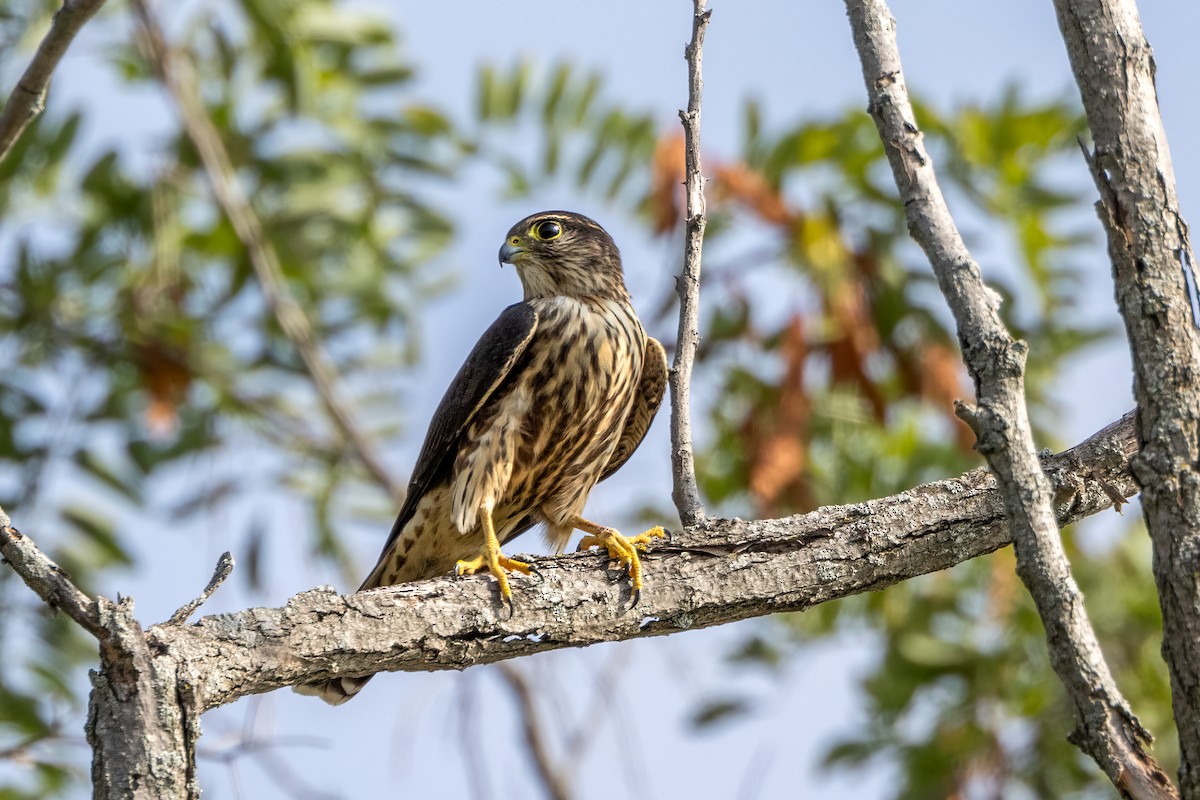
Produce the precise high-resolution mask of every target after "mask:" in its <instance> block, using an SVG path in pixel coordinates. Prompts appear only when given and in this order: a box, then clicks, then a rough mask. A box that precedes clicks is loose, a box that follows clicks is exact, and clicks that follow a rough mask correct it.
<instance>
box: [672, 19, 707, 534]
mask: <svg viewBox="0 0 1200 800" xmlns="http://www.w3.org/2000/svg"><path fill="white" fill-rule="evenodd" d="M693 7H694V10H693V15H692V41H691V42H689V43H688V46H687V48H686V49H685V50H684V56H685V57H686V58H687V63H688V107H687V111H680V112H679V119H680V120H681V121H682V122H683V140H684V152H685V156H684V162H685V163H684V170H685V173H684V174H685V183H684V185H685V186H686V187H687V188H686V191H687V210H686V212H685V214H684V228H685V230H684V245H683V271H682V272H680V274H679V278H678V279H677V282H676V286H675V289H676V291H677V292H678V294H679V336H678V342H677V343H676V345H675V361H674V363H673V364H672V365H671V475H672V478H673V480H674V488H673V490H672V492H671V495H672V497H673V498H674V500H675V507H676V508H677V509H679V519H680V520H682V522H683V524H684V525H695V524H697V523H699V522H702V521H703V520H704V505H703V503H702V502H701V500H700V489H699V488H698V487H697V486H696V461H695V455H694V453H693V447H692V408H691V386H692V364H693V363H694V362H695V360H696V347H697V345H699V343H700V252H701V249H702V247H703V244H704V228H705V225H707V217H706V216H705V211H704V176H703V175H702V174H701V166H700V96H701V93H702V92H703V89H704V80H703V78H702V77H701V74H700V65H701V61H702V58H703V55H704V32H705V30H707V29H708V19H709V17H710V16H711V15H712V12H711V11H706V10H705V9H704V0H693Z"/></svg>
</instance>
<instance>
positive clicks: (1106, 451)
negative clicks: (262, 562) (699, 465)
mask: <svg viewBox="0 0 1200 800" xmlns="http://www.w3.org/2000/svg"><path fill="white" fill-rule="evenodd" d="M1134 452H1136V442H1135V440H1134V436H1133V414H1132V413H1130V414H1128V415H1126V417H1125V418H1124V419H1122V420H1121V421H1120V422H1118V423H1114V424H1113V425H1111V426H1109V427H1108V428H1106V429H1105V430H1103V431H1101V432H1100V433H1097V434H1096V435H1095V436H1093V437H1091V438H1090V439H1088V440H1087V441H1086V442H1084V443H1082V444H1080V445H1079V446H1077V447H1075V448H1073V449H1072V450H1070V451H1067V452H1066V453H1063V454H1060V455H1057V456H1051V457H1049V458H1048V459H1046V461H1045V463H1044V466H1045V468H1046V470H1047V472H1048V474H1049V475H1050V476H1052V480H1053V484H1054V486H1055V495H1054V498H1055V506H1056V510H1057V512H1058V514H1059V519H1060V521H1061V522H1063V523H1064V524H1066V523H1068V522H1071V521H1074V520H1077V519H1080V518H1082V517H1084V516H1087V515H1089V514H1094V513H1096V512H1098V511H1100V510H1103V509H1106V508H1111V507H1112V504H1113V499H1114V497H1115V498H1123V497H1128V496H1130V495H1131V494H1132V493H1133V492H1134V489H1135V487H1134V483H1133V479H1132V477H1131V476H1130V475H1129V471H1128V461H1129V458H1130V456H1131V455H1132V454H1133V453H1134ZM1009 541H1010V539H1009V526H1008V524H1007V523H1006V522H1005V518H1004V509H1003V503H1002V502H1001V499H1000V494H999V492H998V491H997V489H996V483H995V479H994V478H993V477H992V476H991V474H990V473H989V472H988V471H987V470H986V469H983V468H980V469H976V470H972V471H971V472H968V473H966V474H965V475H963V476H961V477H959V478H956V479H952V480H945V481H938V482H936V483H930V484H925V485H923V486H918V487H916V488H914V489H911V490H909V491H907V492H903V493H901V494H898V495H895V496H892V497H887V498H882V499H879V500H872V501H870V502H866V503H859V504H855V505H849V506H830V507H827V508H823V509H819V510H817V511H814V512H812V513H811V514H806V515H803V516H797V517H789V518H786V519H775V520H760V521H754V522H745V521H742V520H717V519H713V520H709V521H708V522H706V523H705V524H704V525H703V526H699V527H694V528H689V529H685V530H683V531H681V532H680V533H678V534H676V535H675V537H674V539H673V540H672V541H671V543H670V544H666V545H658V546H655V547H654V548H652V549H651V550H650V551H649V552H648V553H647V555H646V561H647V572H648V575H649V576H650V580H651V582H652V585H651V590H650V591H648V592H646V593H645V594H643V596H642V600H641V604H640V605H639V606H638V608H637V609H636V610H634V609H630V608H629V588H628V583H627V581H625V580H624V579H623V575H622V573H621V571H620V570H611V571H610V572H609V573H608V577H607V579H606V577H605V573H604V570H603V565H604V563H605V562H604V559H603V557H602V556H597V555H588V554H577V555H573V556H566V557H560V558H552V559H544V560H541V561H539V563H538V568H539V571H540V576H539V577H538V578H536V579H528V580H526V579H519V583H518V584H517V586H516V587H515V588H516V590H517V602H516V604H515V610H514V613H513V614H512V616H511V618H507V619H502V618H501V617H502V616H503V614H502V610H503V609H502V607H501V605H500V604H499V603H498V602H497V594H496V589H495V585H494V584H493V583H492V582H490V581H488V580H487V579H486V577H485V578H481V579H465V580H464V579H456V578H453V577H446V578H437V579H433V580H428V581H421V582H418V583H412V584H405V585H403V586H397V587H389V588H387V589H379V590H374V591H369V592H363V593H360V594H355V595H349V596H340V595H337V594H335V593H334V592H333V591H331V590H329V589H317V590H312V591H308V592H304V593H302V594H299V595H297V596H295V597H293V598H292V599H291V600H290V601H289V602H288V604H287V605H286V606H284V607H282V608H255V609H249V610H246V611H242V612H240V613H237V614H221V615H216V616H208V617H203V618H201V619H200V620H199V621H198V622H197V623H196V624H194V625H186V626H180V625H156V626H154V627H152V628H150V629H149V630H148V631H147V635H148V637H149V639H150V641H151V649H152V650H153V651H154V652H157V653H160V654H161V655H162V657H163V658H166V659H169V660H171V661H172V663H173V664H175V667H174V669H175V670H176V671H177V674H178V675H179V676H180V678H181V680H184V681H185V682H186V683H187V685H188V686H189V687H190V688H191V689H192V690H193V691H194V692H195V693H196V694H195V696H196V702H197V703H198V708H199V709H200V710H204V709H209V708H215V707H217V706H220V705H224V704H226V703H230V702H232V701H233V700H236V699H237V698H239V697H242V696H245V695H248V694H256V693H260V692H267V691H271V690H273V689H277V688H280V687H283V686H290V685H294V684H297V683H303V682H309V681H314V680H321V679H325V678H329V677H331V676H333V675H356V674H367V673H373V672H378V671H380V670H404V671H429V670H436V669H463V668H465V667H469V666H472V665H476V664H486V663H493V662H497V661H502V660H505V659H510V658H516V657H519V656H526V655H530V654H533V653H537V652H541V651H544V650H552V649H557V648H563V647H582V646H585V645H589V644H596V643H599V642H609V641H617V640H622V639H633V638H638V637H645V636H662V635H667V634H671V633H676V632H678V631H681V630H685V629H691V628H703V627H708V626H711V625H721V624H725V623H728V622H735V621H738V620H742V619H748V618H751V617H756V616H761V615H764V614H771V613H775V612H779V611H797V610H802V609H805V608H809V607H812V606H814V605H817V604H820V603H824V602H828V601H830V600H834V599H836V598H840V597H846V596H848V595H851V594H856V593H859V592H865V591H873V590H876V589H882V588H884V587H886V586H890V585H892V584H895V583H899V582H901V581H904V580H907V579H909V578H913V577H916V576H918V575H924V574H926V573H930V572H936V571H938V570H943V569H947V568H949V567H952V566H954V565H955V564H958V563H960V562H962V561H965V560H967V559H969V558H974V557H976V556H980V555H983V554H985V553H990V552H992V551H993V550H996V549H997V548H1000V547H1003V546H1005V545H1006V544H1008V543H1009Z"/></svg>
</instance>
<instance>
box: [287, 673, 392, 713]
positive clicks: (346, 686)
mask: <svg viewBox="0 0 1200 800" xmlns="http://www.w3.org/2000/svg"><path fill="white" fill-rule="evenodd" d="M372 677H374V676H372V675H363V676H362V677H360V678H329V679H328V680H324V681H316V682H315V683H302V684H300V685H299V686H293V687H292V690H293V691H295V692H296V694H304V695H308V696H309V697H319V698H321V699H322V700H324V701H325V702H326V703H329V705H331V706H340V705H341V704H342V703H344V702H346V701H347V700H349V699H350V698H352V697H354V695H356V694H358V693H359V691H360V690H361V689H362V687H364V686H366V685H367V681H369V680H371V678H372Z"/></svg>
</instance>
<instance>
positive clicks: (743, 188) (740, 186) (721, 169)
mask: <svg viewBox="0 0 1200 800" xmlns="http://www.w3.org/2000/svg"><path fill="white" fill-rule="evenodd" d="M713 177H714V179H715V180H714V181H713V195H714V196H715V197H716V198H717V199H719V200H729V201H733V202H737V203H740V204H742V205H743V206H745V207H746V208H748V209H750V210H751V211H753V212H754V213H755V214H757V215H758V217H759V218H760V219H762V220H763V222H767V223H769V224H772V225H783V226H790V225H791V224H792V222H793V221H794V220H795V218H796V216H797V214H796V213H795V212H794V211H792V210H791V209H790V208H789V207H788V205H787V202H786V201H784V199H783V195H782V194H780V193H779V192H778V191H777V190H776V189H774V188H773V187H772V186H771V185H770V184H769V183H767V181H766V179H765V178H764V177H763V176H762V175H761V174H760V173H758V172H756V171H755V170H753V169H751V168H750V167H748V166H746V165H745V164H730V165H722V166H718V167H717V168H716V169H714V170H713Z"/></svg>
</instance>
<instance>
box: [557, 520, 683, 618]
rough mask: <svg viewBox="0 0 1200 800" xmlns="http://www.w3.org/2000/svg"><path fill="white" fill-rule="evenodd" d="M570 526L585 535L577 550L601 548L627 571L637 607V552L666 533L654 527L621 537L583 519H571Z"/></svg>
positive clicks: (639, 582) (639, 581)
mask: <svg viewBox="0 0 1200 800" xmlns="http://www.w3.org/2000/svg"><path fill="white" fill-rule="evenodd" d="M571 525H572V526H573V527H575V528H578V529H579V530H581V531H583V532H584V533H586V534H587V536H584V537H583V538H582V539H580V540H579V547H578V548H577V549H578V550H586V549H587V548H589V547H603V548H604V549H605V550H607V551H608V554H609V556H611V557H612V558H614V559H615V560H616V561H617V562H619V563H620V564H622V565H623V566H624V567H625V568H626V569H627V570H628V571H629V580H630V581H631V582H632V583H633V604H634V605H637V601H638V599H639V598H640V597H641V595H642V560H641V558H640V557H639V556H638V551H639V550H645V549H646V545H648V544H649V543H650V542H651V540H653V539H654V538H655V537H659V536H666V535H667V532H666V531H665V530H664V529H663V527H662V526H661V525H655V526H654V527H653V528H651V529H650V530H648V531H646V532H645V533H642V534H639V535H637V536H622V535H621V534H620V533H618V532H617V531H616V530H615V529H613V528H607V527H605V526H603V525H597V524H596V523H594V522H589V521H588V520H586V519H584V518H583V517H573V518H572V519H571Z"/></svg>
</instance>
